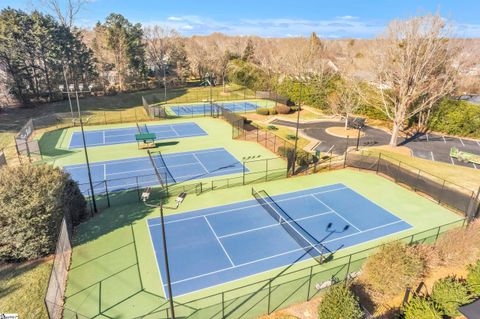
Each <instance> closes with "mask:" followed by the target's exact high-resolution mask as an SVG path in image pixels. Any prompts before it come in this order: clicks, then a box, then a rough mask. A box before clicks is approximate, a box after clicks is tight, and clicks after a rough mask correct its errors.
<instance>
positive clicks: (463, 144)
mask: <svg viewBox="0 0 480 319" xmlns="http://www.w3.org/2000/svg"><path fill="white" fill-rule="evenodd" d="M458 139H459V140H460V142H462V145H463V146H465V143H463V140H462V139H461V138H460V137H459V138H458Z"/></svg>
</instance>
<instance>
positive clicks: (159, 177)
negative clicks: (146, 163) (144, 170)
mask: <svg viewBox="0 0 480 319" xmlns="http://www.w3.org/2000/svg"><path fill="white" fill-rule="evenodd" d="M147 153H148V157H149V158H150V162H151V163H152V166H153V170H154V171H155V175H157V179H158V182H159V183H160V186H162V188H165V183H164V181H163V178H162V174H161V173H160V171H159V170H158V167H157V164H156V163H155V159H154V158H153V156H152V153H151V152H150V150H147Z"/></svg>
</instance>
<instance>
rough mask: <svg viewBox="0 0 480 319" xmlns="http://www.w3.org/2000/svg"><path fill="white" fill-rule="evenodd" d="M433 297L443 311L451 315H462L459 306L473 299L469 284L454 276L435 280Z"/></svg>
mask: <svg viewBox="0 0 480 319" xmlns="http://www.w3.org/2000/svg"><path fill="white" fill-rule="evenodd" d="M431 298H432V300H433V301H434V302H435V304H436V305H437V306H438V308H439V309H440V310H441V311H442V313H443V314H444V315H446V316H450V317H455V316H458V315H460V313H459V312H458V310H457V308H458V307H459V306H461V305H464V304H467V303H470V302H471V301H472V299H471V296H469V294H468V288H467V286H466V285H465V284H464V283H463V282H461V281H459V280H456V279H455V278H454V277H447V278H443V279H440V280H438V281H437V282H435V283H434V284H433V288H432V294H431Z"/></svg>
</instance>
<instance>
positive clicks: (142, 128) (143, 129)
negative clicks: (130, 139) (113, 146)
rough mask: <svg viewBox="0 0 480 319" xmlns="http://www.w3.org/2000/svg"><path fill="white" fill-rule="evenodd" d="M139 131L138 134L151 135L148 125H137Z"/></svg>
mask: <svg viewBox="0 0 480 319" xmlns="http://www.w3.org/2000/svg"><path fill="white" fill-rule="evenodd" d="M137 129H138V133H150V132H149V131H148V127H147V124H141V125H140V124H138V123H137Z"/></svg>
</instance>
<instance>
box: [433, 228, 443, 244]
mask: <svg viewBox="0 0 480 319" xmlns="http://www.w3.org/2000/svg"><path fill="white" fill-rule="evenodd" d="M441 227H442V226H438V229H437V235H435V241H437V240H438V236H440V228H441Z"/></svg>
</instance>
